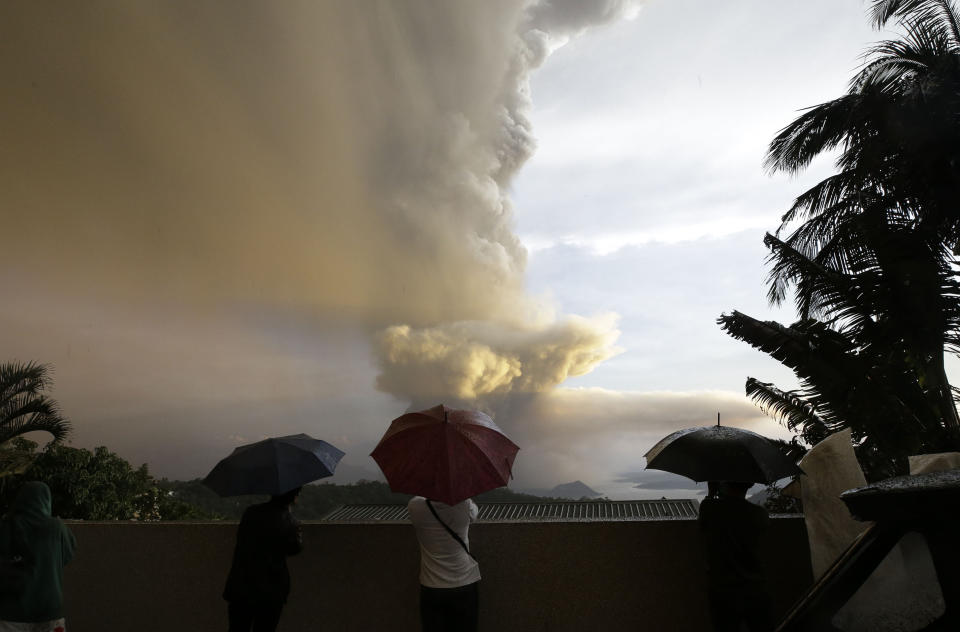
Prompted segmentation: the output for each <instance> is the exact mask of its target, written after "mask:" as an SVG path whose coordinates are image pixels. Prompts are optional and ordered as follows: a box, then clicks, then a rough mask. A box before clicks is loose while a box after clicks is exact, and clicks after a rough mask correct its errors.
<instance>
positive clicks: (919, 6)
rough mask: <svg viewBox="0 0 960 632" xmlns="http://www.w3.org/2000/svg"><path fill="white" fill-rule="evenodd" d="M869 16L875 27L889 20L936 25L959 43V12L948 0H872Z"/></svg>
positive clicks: (880, 26) (881, 25)
mask: <svg viewBox="0 0 960 632" xmlns="http://www.w3.org/2000/svg"><path fill="white" fill-rule="evenodd" d="M870 17H871V21H872V22H873V26H874V28H877V29H879V28H882V27H884V26H885V25H886V24H887V22H889V21H890V20H896V21H898V22H900V23H901V24H902V23H904V22H905V21H907V22H913V23H923V24H928V25H931V26H936V27H937V28H940V29H943V30H944V31H946V32H947V33H949V34H950V36H951V37H952V38H953V41H954V42H956V43H960V13H958V12H957V9H956V7H955V6H954V5H953V3H952V2H950V0H873V6H872V7H871V8H870Z"/></svg>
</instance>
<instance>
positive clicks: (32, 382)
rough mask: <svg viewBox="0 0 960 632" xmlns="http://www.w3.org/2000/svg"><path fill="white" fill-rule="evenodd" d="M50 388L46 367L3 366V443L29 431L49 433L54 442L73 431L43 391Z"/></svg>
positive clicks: (0, 381)
mask: <svg viewBox="0 0 960 632" xmlns="http://www.w3.org/2000/svg"><path fill="white" fill-rule="evenodd" d="M50 385H51V379H50V369H49V367H48V366H47V365H44V364H36V363H34V362H28V363H26V364H23V363H20V362H8V363H5V364H0V444H3V443H6V442H8V441H10V440H11V439H13V438H14V437H19V436H21V435H24V434H26V433H28V432H37V431H41V432H47V433H49V434H50V435H52V436H53V441H54V442H59V441H62V440H63V439H65V438H66V436H67V434H68V433H69V432H70V422H68V421H67V420H66V419H64V418H63V417H62V416H61V415H60V411H59V408H58V407H57V404H56V402H54V401H53V400H52V399H50V398H49V397H47V396H46V395H45V394H44V391H45V390H47V389H48V388H49V387H50Z"/></svg>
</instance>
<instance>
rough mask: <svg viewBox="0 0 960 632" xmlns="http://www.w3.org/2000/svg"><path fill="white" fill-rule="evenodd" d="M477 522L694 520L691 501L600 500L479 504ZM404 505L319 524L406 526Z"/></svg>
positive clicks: (349, 509) (358, 510)
mask: <svg viewBox="0 0 960 632" xmlns="http://www.w3.org/2000/svg"><path fill="white" fill-rule="evenodd" d="M478 507H479V510H480V512H479V516H478V518H477V520H478V522H610V521H618V522H636V521H645V520H695V519H696V517H697V503H696V502H695V501H693V500H687V499H684V500H668V499H663V500H603V501H572V502H553V503H546V502H544V503H538V502H531V503H479V505H478ZM409 520H410V517H409V516H408V515H407V507H406V505H361V504H357V505H341V506H339V507H337V508H336V509H334V510H332V511H331V512H329V513H328V514H327V515H325V516H324V517H323V518H321V521H322V522H346V523H373V522H375V523H403V522H409Z"/></svg>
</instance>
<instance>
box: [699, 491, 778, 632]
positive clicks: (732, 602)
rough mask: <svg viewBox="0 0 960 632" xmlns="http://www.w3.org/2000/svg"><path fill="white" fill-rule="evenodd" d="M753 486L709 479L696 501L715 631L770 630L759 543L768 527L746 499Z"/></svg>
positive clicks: (765, 517)
mask: <svg viewBox="0 0 960 632" xmlns="http://www.w3.org/2000/svg"><path fill="white" fill-rule="evenodd" d="M752 486H753V483H740V482H734V481H723V482H719V481H710V482H708V483H707V497H706V498H705V499H704V500H703V502H701V503H700V518H699V523H700V533H701V536H702V538H703V544H704V552H705V553H706V558H707V589H708V595H709V599H710V617H711V619H712V620H713V628H714V630H716V632H727V631H731V632H739V630H740V629H741V627H740V625H741V623H743V624H745V625H746V626H747V630H749V631H750V632H769V631H772V630H773V620H772V618H771V615H770V596H769V595H768V593H767V589H766V581H765V578H764V573H763V565H762V564H761V561H760V544H761V541H762V538H763V537H764V535H765V534H766V532H767V528H768V526H769V516H768V515H767V510H766V509H764V508H763V507H761V506H759V505H756V504H754V503H751V502H749V501H748V500H747V499H746V493H747V490H748V489H750V487H752Z"/></svg>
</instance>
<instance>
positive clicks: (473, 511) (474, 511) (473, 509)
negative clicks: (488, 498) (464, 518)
mask: <svg viewBox="0 0 960 632" xmlns="http://www.w3.org/2000/svg"><path fill="white" fill-rule="evenodd" d="M467 506H468V507H469V509H470V522H473V521H474V520H476V519H477V516H478V515H480V508H479V507H477V503H475V502H473V499H472V498H468V499H467Z"/></svg>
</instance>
